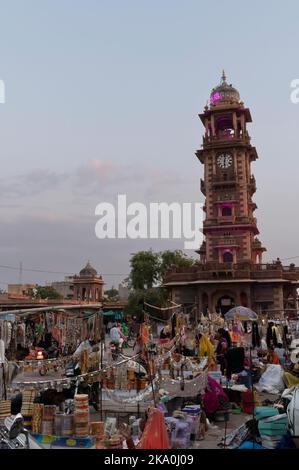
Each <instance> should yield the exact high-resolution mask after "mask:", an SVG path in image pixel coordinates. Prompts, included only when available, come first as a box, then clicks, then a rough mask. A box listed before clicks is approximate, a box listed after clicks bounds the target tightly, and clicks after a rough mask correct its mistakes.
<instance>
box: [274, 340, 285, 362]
mask: <svg viewBox="0 0 299 470" xmlns="http://www.w3.org/2000/svg"><path fill="white" fill-rule="evenodd" d="M274 352H275V353H276V354H277V356H278V359H279V363H280V365H281V366H284V365H285V361H286V350H285V348H284V347H283V345H282V343H278V345H277V347H276V348H275V349H274Z"/></svg>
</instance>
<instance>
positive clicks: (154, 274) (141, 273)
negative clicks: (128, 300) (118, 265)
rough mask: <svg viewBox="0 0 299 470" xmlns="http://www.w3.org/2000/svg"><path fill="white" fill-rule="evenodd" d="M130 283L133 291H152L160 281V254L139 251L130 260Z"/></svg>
mask: <svg viewBox="0 0 299 470" xmlns="http://www.w3.org/2000/svg"><path fill="white" fill-rule="evenodd" d="M130 265H131V273H130V281H131V285H132V287H133V289H136V290H137V289H139V290H140V289H141V290H142V289H151V288H152V287H153V286H154V285H155V283H156V282H157V281H158V280H159V275H160V258H159V253H153V251H152V250H149V251H139V252H138V253H136V254H134V255H133V256H132V258H131V260H130Z"/></svg>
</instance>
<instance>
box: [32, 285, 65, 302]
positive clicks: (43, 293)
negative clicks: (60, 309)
mask: <svg viewBox="0 0 299 470" xmlns="http://www.w3.org/2000/svg"><path fill="white" fill-rule="evenodd" d="M28 294H29V295H31V297H34V298H36V299H61V298H62V296H61V295H60V294H59V293H58V292H57V291H56V290H55V289H54V287H52V286H36V287H35V289H29V291H28Z"/></svg>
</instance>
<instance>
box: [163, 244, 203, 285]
mask: <svg viewBox="0 0 299 470" xmlns="http://www.w3.org/2000/svg"><path fill="white" fill-rule="evenodd" d="M194 264H195V260H194V259H193V258H188V257H187V255H186V254H185V253H184V252H183V251H181V250H174V251H170V250H166V251H162V252H161V253H160V276H161V280H162V279H163V277H164V276H165V274H166V272H167V271H168V270H169V268H170V267H171V265H175V266H179V267H184V266H185V267H188V266H194Z"/></svg>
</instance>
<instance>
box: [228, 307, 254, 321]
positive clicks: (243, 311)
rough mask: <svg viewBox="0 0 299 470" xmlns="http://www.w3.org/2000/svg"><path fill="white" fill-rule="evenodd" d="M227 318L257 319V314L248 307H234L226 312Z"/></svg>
mask: <svg viewBox="0 0 299 470" xmlns="http://www.w3.org/2000/svg"><path fill="white" fill-rule="evenodd" d="M225 320H241V321H256V320H257V314H256V313H255V312H254V311H253V310H251V309H250V308H247V307H234V308H231V309H230V310H229V311H228V312H227V313H226V314H225Z"/></svg>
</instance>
